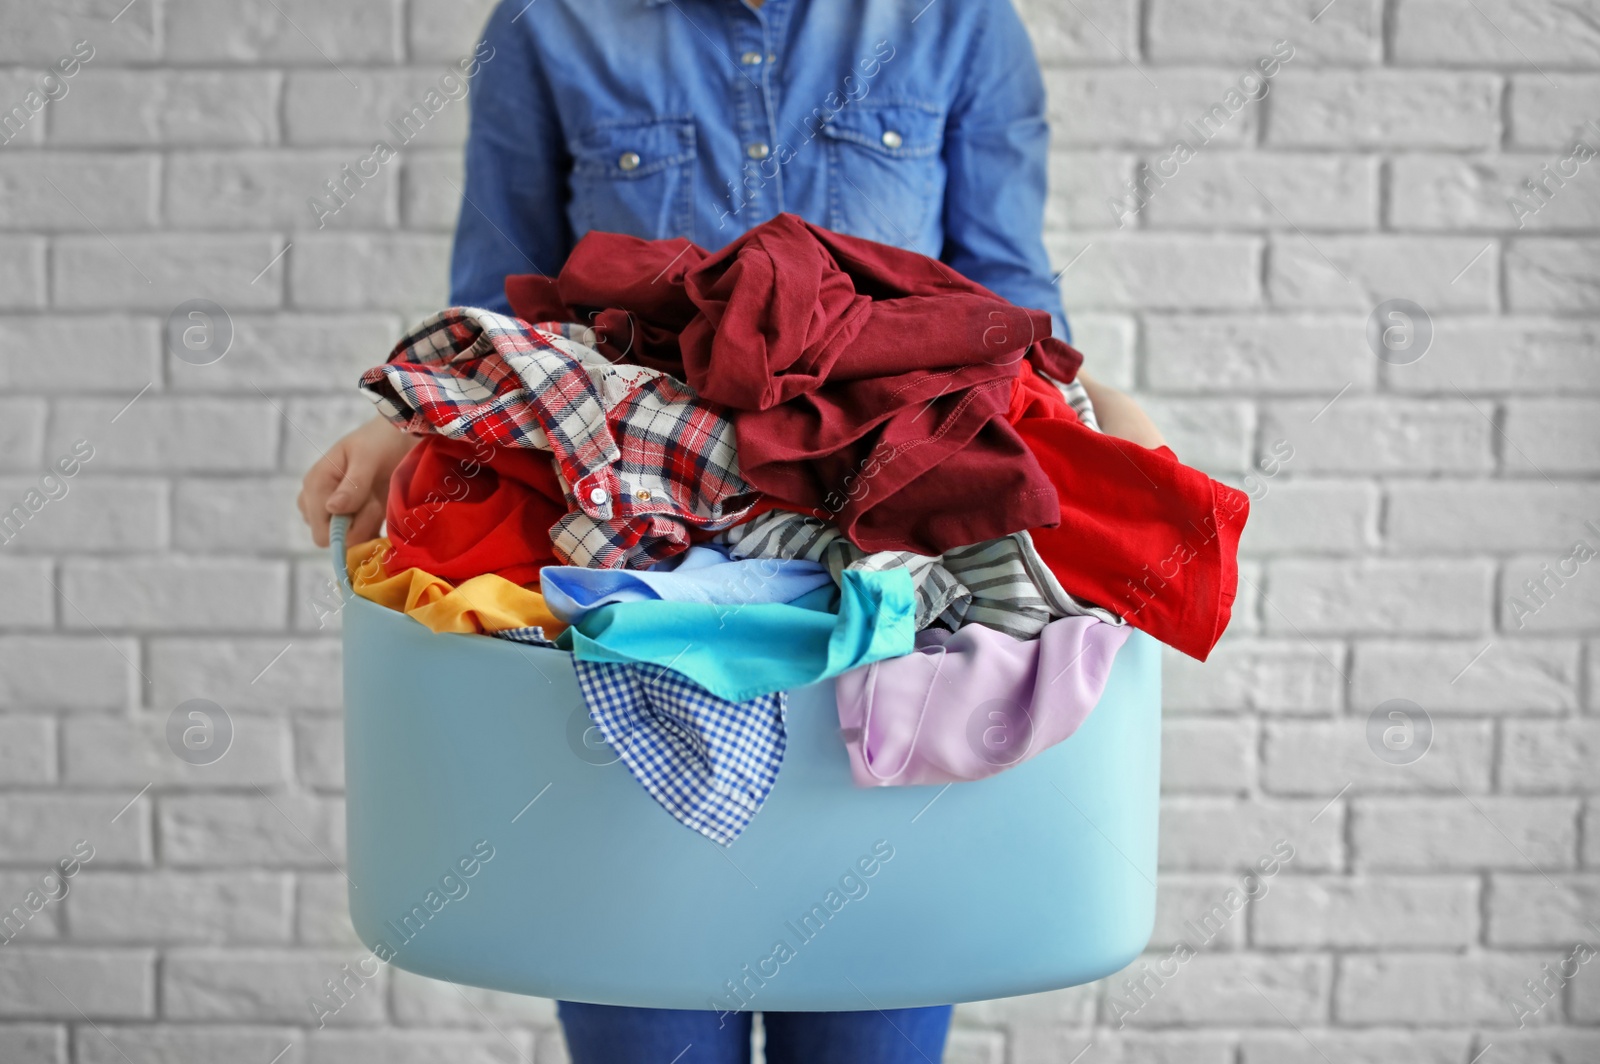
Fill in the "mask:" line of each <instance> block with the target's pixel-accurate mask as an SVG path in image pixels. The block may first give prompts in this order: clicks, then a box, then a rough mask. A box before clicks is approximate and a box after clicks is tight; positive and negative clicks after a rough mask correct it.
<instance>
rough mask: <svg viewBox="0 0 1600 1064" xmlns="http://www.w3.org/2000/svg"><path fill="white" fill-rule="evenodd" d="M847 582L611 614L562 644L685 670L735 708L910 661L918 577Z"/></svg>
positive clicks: (860, 575) (613, 609) (590, 618)
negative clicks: (802, 591) (787, 598)
mask: <svg viewBox="0 0 1600 1064" xmlns="http://www.w3.org/2000/svg"><path fill="white" fill-rule="evenodd" d="M841 575H842V578H843V583H842V584H841V586H839V587H838V588H837V589H835V588H831V587H829V588H820V589H818V590H816V591H813V592H811V593H810V594H808V595H805V596H803V597H801V598H798V599H796V600H795V601H793V602H788V603H761V604H756V605H745V606H718V605H708V604H703V603H696V602H623V603H617V604H614V605H610V606H603V607H601V608H600V609H597V610H595V611H594V612H592V613H590V614H588V615H587V616H586V617H584V618H583V619H582V620H581V621H579V622H578V623H577V624H576V625H574V626H573V627H571V628H569V629H567V630H566V631H565V632H563V633H562V635H561V639H560V641H559V643H560V645H561V646H563V647H565V648H566V649H568V650H571V651H572V653H573V654H574V655H575V656H576V657H577V658H578V659H579V660H581V661H608V662H616V663H620V664H650V665H660V666H663V667H666V668H670V669H675V670H676V671H678V672H681V673H683V674H684V675H685V676H687V677H689V679H691V680H693V681H694V682H695V683H697V684H699V685H700V686H701V687H704V688H705V689H706V690H708V691H710V692H711V693H712V694H714V695H717V696H718V697H719V698H725V699H727V700H728V701H730V702H744V701H748V700H749V699H752V698H758V697H760V696H761V695H766V694H771V693H773V692H774V691H787V690H792V689H794V688H797V687H804V686H805V685H806V684H809V683H815V682H817V681H818V680H826V679H829V678H830V677H833V676H837V675H839V674H840V673H842V672H845V671H847V670H849V669H853V668H855V667H856V666H858V665H868V664H871V663H872V662H874V661H881V660H883V659H884V658H893V657H898V656H900V655H901V654H909V653H910V652H911V648H912V645H913V643H914V642H915V639H916V634H917V633H916V605H917V602H916V590H915V588H914V587H913V586H912V583H911V577H910V575H909V574H908V573H907V572H906V571H905V570H904V569H890V570H887V571H885V572H878V573H868V572H856V571H852V570H846V571H845V572H844V573H843V574H841Z"/></svg>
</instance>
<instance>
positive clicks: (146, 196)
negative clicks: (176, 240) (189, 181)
mask: <svg viewBox="0 0 1600 1064" xmlns="http://www.w3.org/2000/svg"><path fill="white" fill-rule="evenodd" d="M156 173H157V160H156V157H155V156H153V155H102V154H91V153H87V152H73V153H71V154H66V153H60V152H27V153H22V152H7V153H4V154H0V229H31V230H34V231H38V230H40V229H52V230H58V231H59V230H70V231H78V232H81V231H86V230H87V231H90V232H92V231H93V230H94V229H95V227H97V226H98V227H99V228H100V229H101V230H103V231H107V232H113V233H114V232H117V231H119V230H128V229H150V228H152V227H153V226H154V225H155V222H156V210H155V208H156ZM52 182H53V183H54V186H55V187H51V185H52ZM80 212H81V213H80Z"/></svg>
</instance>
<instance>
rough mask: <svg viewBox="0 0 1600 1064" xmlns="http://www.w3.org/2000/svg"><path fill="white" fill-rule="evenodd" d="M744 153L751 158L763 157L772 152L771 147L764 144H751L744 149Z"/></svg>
mask: <svg viewBox="0 0 1600 1064" xmlns="http://www.w3.org/2000/svg"><path fill="white" fill-rule="evenodd" d="M744 153H745V154H746V155H748V156H750V158H752V159H765V158H766V157H767V156H769V155H771V154H772V149H771V148H769V147H767V146H766V145H765V144H752V145H750V147H748V148H746V149H745V152H744Z"/></svg>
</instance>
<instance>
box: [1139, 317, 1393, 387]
mask: <svg viewBox="0 0 1600 1064" xmlns="http://www.w3.org/2000/svg"><path fill="white" fill-rule="evenodd" d="M1144 329H1145V341H1144V347H1145V351H1146V355H1145V373H1146V376H1147V379H1148V381H1149V386H1150V387H1151V388H1152V389H1154V390H1156V391H1161V392H1185V393H1187V392H1197V393H1201V394H1219V395H1228V396H1237V395H1239V394H1241V393H1255V394H1288V395H1306V394H1311V395H1330V396H1331V395H1332V394H1334V393H1335V392H1337V391H1338V390H1339V389H1340V388H1343V387H1344V386H1345V385H1346V384H1351V385H1353V388H1352V390H1353V391H1356V392H1362V391H1368V390H1370V389H1371V388H1372V386H1373V385H1374V384H1375V383H1376V381H1377V376H1378V374H1377V365H1378V361H1377V359H1375V358H1373V357H1372V353H1371V351H1369V350H1368V349H1367V347H1366V342H1365V337H1366V320H1365V319H1363V318H1360V317H1318V316H1310V315H1295V316H1281V317H1280V316H1276V315H1274V316H1271V317H1262V316H1260V315H1234V314H1223V315H1211V314H1193V315H1191V314H1182V315H1178V314H1174V315H1167V314H1151V315H1146V316H1145V319H1144ZM1347 398H1348V394H1347ZM1324 401H1326V400H1324ZM1342 401H1343V400H1341V402H1342Z"/></svg>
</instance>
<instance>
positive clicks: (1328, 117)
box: [1266, 70, 1501, 151]
mask: <svg viewBox="0 0 1600 1064" xmlns="http://www.w3.org/2000/svg"><path fill="white" fill-rule="evenodd" d="M1274 87H1275V89H1276V93H1275V95H1274V97H1273V104H1272V120H1271V122H1270V123H1269V124H1268V126H1267V131H1266V139H1267V142H1268V143H1269V144H1272V145H1274V146H1278V145H1283V146H1286V147H1318V148H1338V149H1342V150H1345V151H1348V150H1350V149H1351V148H1353V147H1363V148H1367V147H1374V148H1385V147H1386V148H1404V149H1408V150H1416V149H1419V148H1492V147H1495V146H1496V145H1498V144H1499V142H1500V113H1499V108H1500V93H1501V82H1500V79H1499V78H1498V77H1496V76H1494V75H1492V74H1480V73H1472V72H1466V71H1461V72H1457V71H1432V70H1429V71H1420V70H1317V71H1305V70H1297V71H1294V72H1293V74H1292V75H1290V76H1286V77H1283V78H1280V79H1278V83H1277V85H1276V86H1274Z"/></svg>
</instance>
